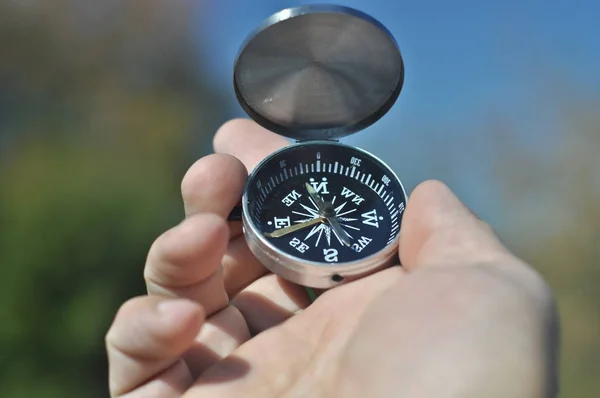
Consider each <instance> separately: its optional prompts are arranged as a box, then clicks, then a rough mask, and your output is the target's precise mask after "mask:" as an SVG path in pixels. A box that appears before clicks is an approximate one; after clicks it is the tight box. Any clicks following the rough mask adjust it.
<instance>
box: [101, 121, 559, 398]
mask: <svg viewBox="0 0 600 398" xmlns="http://www.w3.org/2000/svg"><path fill="white" fill-rule="evenodd" d="M286 144H287V142H286V141H285V140H283V139H282V138H280V137H278V136H276V135H274V134H272V133H270V132H268V131H265V130H263V129H262V128H260V127H259V126H257V125H256V124H254V123H253V122H250V121H246V120H236V121H233V122H230V123H228V124H226V125H225V126H223V127H222V128H221V130H220V131H219V132H218V134H217V136H216V138H215V150H216V152H217V153H216V154H214V155H210V156H207V157H205V158H203V159H200V160H199V161H198V162H197V163H196V164H194V165H193V166H192V167H191V168H190V170H189V171H188V173H187V174H186V176H185V178H184V180H183V183H182V193H183V199H184V205H185V211H186V219H185V220H184V221H183V222H182V223H181V224H179V225H178V226H176V227H174V228H173V229H171V230H169V231H167V232H166V233H164V234H163V235H162V236H160V237H159V238H158V239H157V240H156V242H155V243H154V244H153V246H152V248H151V249H150V253H149V255H148V260H147V264H146V268H145V274H144V276H145V279H146V281H147V287H148V293H149V295H148V296H144V297H138V298H135V299H132V300H130V301H129V302H127V303H125V304H124V305H123V307H122V308H121V309H120V311H119V313H118V314H117V316H116V318H115V321H114V323H113V326H112V327H111V329H110V330H109V332H108V334H107V338H106V341H107V350H108V357H109V363H110V391H111V395H112V396H113V397H117V396H119V397H121V396H126V397H131V398H134V397H156V398H170V397H181V396H185V397H194V398H195V397H204V396H209V397H246V396H248V397H260V398H268V397H280V396H289V397H321V396H323V397H337V396H340V397H354V396H356V397H365V396H375V397H388V396H389V397H392V396H393V397H415V398H418V397H481V396H486V397H514V398H518V397H543V396H549V395H550V394H552V391H554V386H553V383H552V380H553V371H554V366H553V358H554V352H555V344H554V323H555V320H554V319H555V316H554V310H553V305H552V297H551V294H550V293H549V291H548V289H547V287H546V285H545V284H544V282H543V281H542V280H541V279H540V278H539V276H538V275H537V274H535V273H534V272H533V271H532V270H531V269H530V268H529V267H528V266H527V265H526V264H523V263H522V262H521V261H519V260H518V259H517V258H515V257H514V256H513V255H511V254H510V253H509V252H508V251H507V250H506V249H505V248H504V247H503V246H502V245H501V243H500V242H499V241H498V240H497V239H496V237H495V236H494V234H493V233H492V231H491V230H490V229H489V227H487V226H486V225H485V224H484V223H483V222H481V221H480V220H478V219H477V218H476V217H475V216H473V215H472V214H471V213H470V212H469V211H468V210H467V209H466V208H465V207H464V206H463V205H462V204H461V203H460V201H458V199H456V197H455V196H454V195H453V194H452V192H451V191H450V190H449V189H448V188H447V187H445V186H444V185H443V184H441V183H439V182H433V181H431V182H427V183H424V184H422V185H421V186H419V187H418V188H417V189H416V190H415V192H414V193H413V194H412V196H411V198H410V200H409V203H408V206H407V209H406V213H405V216H404V221H403V226H402V232H401V240H400V259H401V261H402V267H400V266H396V267H391V268H388V269H386V270H383V271H380V272H378V273H376V274H374V275H371V276H369V277H367V278H364V279H362V280H359V281H355V282H352V283H349V284H347V285H343V286H340V287H338V288H335V289H332V290H330V291H327V292H325V293H323V294H322V295H321V296H320V297H319V298H318V299H317V300H316V301H315V302H314V303H312V304H311V303H310V300H309V297H308V295H307V293H306V291H305V290H304V289H303V288H302V287H301V286H297V285H294V284H292V283H290V282H287V281H285V280H283V279H281V278H279V277H277V276H276V275H273V274H270V273H269V272H268V271H267V270H266V269H265V268H264V267H263V266H262V264H260V263H259V262H258V261H257V260H256V259H255V258H254V257H253V256H252V254H251V253H250V251H249V249H248V247H247V245H246V243H245V241H244V237H243V235H242V232H241V225H239V223H230V224H229V225H228V224H227V222H226V217H227V215H228V214H229V212H230V211H231V209H232V208H233V207H234V206H235V205H236V204H237V203H238V202H239V200H240V197H241V193H242V190H243V186H244V183H245V180H246V177H247V171H248V170H251V169H252V168H253V167H254V166H255V165H256V163H258V162H259V161H260V160H262V159H263V158H264V157H265V156H266V155H268V154H269V153H271V152H273V151H274V150H276V149H279V148H281V147H282V146H284V145H286Z"/></svg>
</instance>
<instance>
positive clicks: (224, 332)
mask: <svg viewBox="0 0 600 398" xmlns="http://www.w3.org/2000/svg"><path fill="white" fill-rule="evenodd" d="M248 339H250V331H249V330H248V325H247V324H246V321H245V320H244V317H243V316H242V313H241V312H240V311H239V310H238V309H237V308H235V307H234V306H231V305H230V306H228V307H227V308H225V309H223V310H221V311H219V312H218V313H216V314H214V315H213V316H212V317H210V319H208V320H207V321H206V322H205V323H204V326H203V327H202V330H201V331H200V334H199V335H198V336H197V337H196V342H195V343H194V345H192V347H191V348H190V349H189V350H188V351H187V352H186V353H185V355H184V358H185V361H186V363H187V364H188V367H189V369H190V373H191V375H192V378H193V379H194V380H195V379H197V378H198V377H200V375H202V373H204V372H205V371H206V370H207V369H209V368H210V367H212V366H213V365H214V364H215V363H217V362H219V361H221V360H223V359H224V358H226V357H228V356H229V355H231V353H233V352H234V351H235V350H236V349H237V348H238V347H239V346H240V345H242V344H243V343H244V342H246V341H247V340H248Z"/></svg>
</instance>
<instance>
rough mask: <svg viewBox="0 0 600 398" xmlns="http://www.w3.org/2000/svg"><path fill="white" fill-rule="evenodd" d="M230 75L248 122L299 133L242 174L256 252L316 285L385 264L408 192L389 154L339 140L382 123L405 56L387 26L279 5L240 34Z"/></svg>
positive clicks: (358, 15) (316, 8)
mask: <svg viewBox="0 0 600 398" xmlns="http://www.w3.org/2000/svg"><path fill="white" fill-rule="evenodd" d="M349 26H352V29H348V27H349ZM306 32H310V35H309V36H310V37H311V38H312V37H318V38H319V40H307V37H306ZM331 43H334V44H335V51H331V49H332V48H331ZM291 49H293V51H292V50H291ZM233 83H234V90H235V94H236V97H237V99H238V101H239V103H240V105H241V106H242V108H243V109H244V111H246V113H247V114H248V115H249V116H250V117H251V118H252V119H254V121H256V122H257V123H258V124H259V125H261V126H263V127H265V128H266V129H268V130H270V131H273V132H275V133H277V134H279V135H282V136H285V137H287V138H291V139H294V140H296V141H297V142H296V143H295V144H291V145H288V146H286V147H284V148H281V149H279V150H276V151H275V152H273V153H271V154H270V155H269V156H267V157H266V158H265V159H263V160H262V161H261V162H259V163H258V164H257V165H256V166H255V167H254V169H253V170H252V171H251V172H250V174H249V176H248V180H247V183H246V186H245V188H244V194H243V198H242V212H241V218H242V222H243V226H244V229H243V230H244V237H245V240H246V242H247V243H248V247H249V248H250V250H251V251H252V253H253V254H254V255H255V256H256V258H257V259H258V260H259V261H260V262H261V263H263V264H264V265H265V267H266V268H268V269H269V270H270V271H272V272H273V273H275V274H277V275H279V276H281V277H283V278H285V279H288V280H290V281H291V282H294V283H297V284H300V285H304V286H310V287H313V288H329V287H333V286H336V285H338V284H340V283H343V281H350V280H354V279H357V278H360V277H362V276H364V275H368V274H370V273H373V272H374V271H376V270H378V269H381V268H383V267H386V266H389V265H391V263H392V261H394V258H395V257H396V256H397V253H398V240H399V234H400V229H401V223H402V216H403V213H404V208H405V205H406V192H405V191H404V188H403V186H402V183H401V182H400V180H399V179H398V177H397V176H396V175H395V174H394V172H393V170H391V169H390V168H389V167H388V166H387V165H386V164H385V163H384V162H382V161H381V160H379V159H378V158H376V157H375V156H373V155H372V154H370V153H368V152H366V151H363V150H361V149H358V148H355V147H352V146H348V145H344V144H341V143H339V142H338V140H339V139H340V138H342V137H344V136H347V135H350V134H353V133H355V132H357V131H360V130H362V129H364V128H366V127H368V126H370V125H372V124H374V123H375V122H376V121H378V120H379V119H380V118H381V117H383V116H384V115H385V114H386V113H387V112H388V110H389V109H390V108H391V107H392V105H393V104H394V103H395V102H396V100H397V98H398V96H399V94H400V91H401V89H402V86H403V83H404V63H403V60H402V56H401V54H400V51H399V49H398V45H397V44H396V41H395V40H394V38H393V37H392V36H391V34H390V32H389V31H388V30H387V29H385V28H384V27H383V26H382V25H381V24H380V23H379V22H377V21H376V20H375V19H373V18H372V17H370V16H368V15H365V14H363V13H362V12H360V11H357V10H354V9H351V8H348V7H342V6H331V5H311V6H301V7H296V8H290V9H286V10H283V11H281V12H280V13H277V14H274V15H273V16H271V17H270V18H268V19H267V20H266V21H265V22H263V23H262V24H261V25H260V27H259V28H258V29H257V30H256V31H255V32H254V33H253V34H251V35H250V36H249V38H248V39H247V40H246V42H245V43H244V45H243V46H242V48H241V50H240V52H239V53H238V57H237V58H236V62H235V65H234V73H233ZM300 231H302V232H300ZM332 236H333V237H332Z"/></svg>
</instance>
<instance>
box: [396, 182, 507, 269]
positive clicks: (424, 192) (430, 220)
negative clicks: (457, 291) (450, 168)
mask: <svg viewBox="0 0 600 398" xmlns="http://www.w3.org/2000/svg"><path fill="white" fill-rule="evenodd" d="M507 255H510V253H509V252H508V250H507V249H506V248H505V247H504V246H503V245H502V243H501V242H500V240H499V239H498V237H497V236H496V234H495V233H494V231H493V230H492V229H491V227H490V226H489V225H488V224H487V223H485V222H483V221H481V220H480V219H478V218H477V217H476V216H475V215H474V214H473V213H472V212H471V211H470V210H469V209H468V208H467V207H466V206H465V205H464V204H463V203H462V202H461V201H460V200H459V199H458V198H457V197H456V195H454V193H453V192H452V191H451V190H450V188H448V187H447V186H446V185H445V184H444V183H442V182H440V181H435V180H431V181H426V182H424V183H422V184H420V185H419V186H418V187H417V188H415V190H414V191H413V193H412V195H411V197H410V199H409V201H408V205H407V207H406V213H405V214H404V217H403V220H402V232H401V235H400V260H401V263H402V265H403V266H404V267H405V268H406V269H408V270H412V269H415V268H417V267H423V266H429V265H461V264H466V263H470V264H473V263H474V262H488V261H493V260H496V259H498V257H502V256H507Z"/></svg>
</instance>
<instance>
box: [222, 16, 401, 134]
mask: <svg viewBox="0 0 600 398" xmlns="http://www.w3.org/2000/svg"><path fill="white" fill-rule="evenodd" d="M403 81H404V64H403V61H402V56H401V54H400V50H399V48H398V45H397V44H396V41H395V40H394V38H393V37H392V35H391V33H390V32H389V31H388V30H387V29H386V28H385V27H384V26H382V25H381V24H380V23H379V22H377V21H376V20H374V19H373V18H371V17H370V16H368V15H366V14H364V13H362V12H359V11H356V10H354V9H351V8H347V7H341V6H332V5H318V6H315V5H313V6H303V7H298V8H291V9H286V10H283V11H280V12H278V13H277V14H274V15H273V16H271V17H270V18H268V19H267V20H266V21H264V22H263V24H262V25H261V26H260V27H259V28H258V29H257V31H256V32H254V33H253V34H252V35H251V36H250V37H249V38H248V39H247V40H246V42H245V44H244V46H243V47H242V50H241V51H240V54H239V55H238V58H237V60H236V63H235V69H234V88H235V92H236V95H237V98H238V100H239V102H240V104H241V105H242V107H243V108H244V110H245V111H246V112H247V113H248V115H249V116H250V117H251V118H253V119H254V120H255V121H256V122H257V123H259V124H260V125H262V126H263V127H265V128H267V129H269V130H271V131H273V132H275V133H278V134H280V135H283V136H286V137H290V138H294V139H299V140H314V139H321V140H322V139H335V138H339V137H343V136H346V135H350V134H352V133H354V132H356V131H358V130H361V129H364V128H366V127H368V126H370V125H371V124H373V123H375V122H376V121H377V120H379V119H380V118H381V117H382V116H383V115H385V114H386V113H387V111H388V110H389V109H390V108H391V107H392V105H393V104H394V103H395V102H396V99H397V98H398V95H399V94H400V90H401V89H402V83H403Z"/></svg>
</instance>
